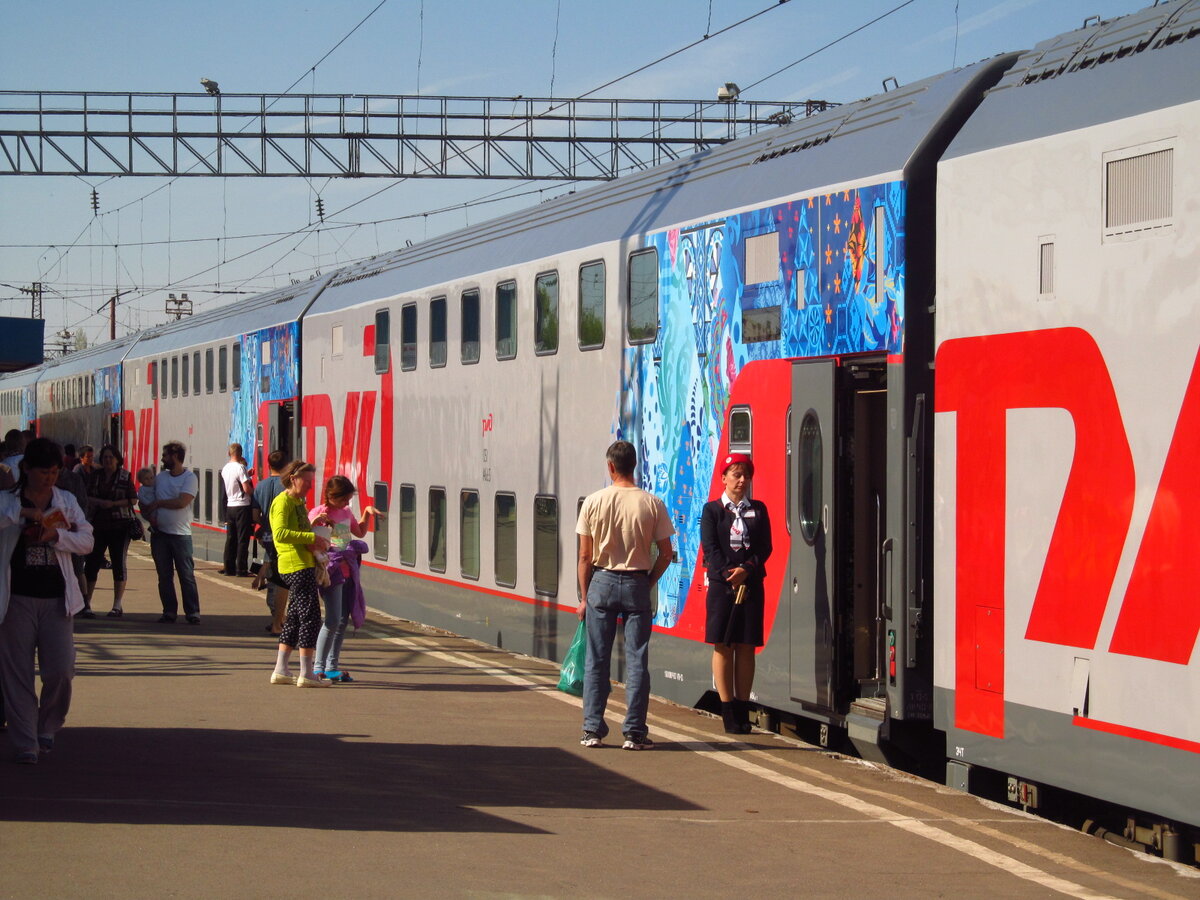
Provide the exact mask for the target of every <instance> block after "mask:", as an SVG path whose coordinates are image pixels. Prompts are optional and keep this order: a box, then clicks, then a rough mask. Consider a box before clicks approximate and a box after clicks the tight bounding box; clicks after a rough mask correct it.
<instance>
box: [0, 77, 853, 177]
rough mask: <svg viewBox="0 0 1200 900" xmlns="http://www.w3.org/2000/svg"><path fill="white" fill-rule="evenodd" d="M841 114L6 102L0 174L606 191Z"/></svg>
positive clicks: (425, 103)
mask: <svg viewBox="0 0 1200 900" xmlns="http://www.w3.org/2000/svg"><path fill="white" fill-rule="evenodd" d="M835 105H836V104H831V103H827V102H825V101H814V100H809V101H800V102H793V103H785V102H743V101H739V100H736V99H734V100H732V101H726V102H714V101H711V100H710V101H704V100H553V99H549V98H526V97H515V98H514V97H506V98H498V97H419V96H412V95H376V94H370V95H368V94H349V95H340V94H216V95H209V94H170V93H113V92H62V91H0V175H97V176H106V175H170V176H212V175H222V176H250V177H294V176H298V175H304V176H318V177H326V176H328V177H333V178H398V177H408V178H429V177H432V178H501V179H503V178H519V179H547V180H572V181H577V180H607V179H612V178H615V177H616V176H617V175H618V173H619V172H620V171H622V170H628V169H643V168H648V167H650V166H655V165H659V164H661V163H665V162H670V161H671V160H675V159H679V158H681V157H684V156H688V155H691V154H693V153H696V152H698V151H700V150H704V149H706V148H708V147H711V146H714V145H717V144H723V143H726V142H728V141H731V140H733V139H734V138H735V137H740V136H744V135H746V134H748V133H753V132H756V131H759V130H761V129H764V128H774V127H777V126H778V125H781V124H785V123H787V122H790V121H791V120H792V119H794V118H798V117H803V116H806V115H812V114H813V113H814V112H818V111H821V110H824V109H826V108H828V107H830V106H835Z"/></svg>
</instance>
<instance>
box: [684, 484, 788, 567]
mask: <svg viewBox="0 0 1200 900" xmlns="http://www.w3.org/2000/svg"><path fill="white" fill-rule="evenodd" d="M750 508H751V510H753V512H754V515H753V516H750V517H747V518H746V533H747V535H748V537H749V539H750V549H749V550H744V549H742V550H733V549H731V548H730V546H729V529H730V528H731V527H732V525H733V513H731V512H730V511H729V510H727V509H726V508H725V506H724V504H723V503H722V502H721V499H720V498H719V497H718V498H717V499H716V500H710V501H708V502H707V503H705V504H704V509H703V510H702V511H701V513H700V546H701V547H702V548H703V550H704V568H705V569H707V570H708V583H709V584H710V585H712V584H727V582H726V581H725V572H726V570H728V569H732V568H735V567H736V566H741V567H743V568H744V569H745V570H746V575H747V578H746V581H747V583H748V584H761V583H762V580H763V578H764V577H765V576H766V574H767V568H766V562H767V559H769V558H770V556H771V520H770V518H769V517H768V516H767V506H766V504H765V503H762V502H761V501H759V500H751V501H750Z"/></svg>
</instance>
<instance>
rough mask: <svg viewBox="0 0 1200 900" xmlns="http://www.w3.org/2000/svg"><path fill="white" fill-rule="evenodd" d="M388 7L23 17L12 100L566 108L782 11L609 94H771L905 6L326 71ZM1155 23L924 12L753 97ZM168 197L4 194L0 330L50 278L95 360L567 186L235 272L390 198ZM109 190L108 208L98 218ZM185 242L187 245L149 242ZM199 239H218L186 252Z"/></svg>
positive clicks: (669, 22)
mask: <svg viewBox="0 0 1200 900" xmlns="http://www.w3.org/2000/svg"><path fill="white" fill-rule="evenodd" d="M378 2H379V0H322V2H316V0H311V2H307V3H305V2H300V0H239V2H231V0H197V2H192V3H186V2H180V0H165V2H164V0H156V2H142V0H113V2H110V3H96V2H94V0H89V2H83V0H59V2H53V3H46V2H44V0H39V2H29V0H9V2H8V3H6V4H5V7H6V8H5V31H4V34H3V37H0V88H2V89H6V90H84V89H90V90H111V91H179V92H186V91H198V90H200V85H199V79H200V77H201V76H206V77H209V78H212V79H215V80H217V81H218V82H219V83H220V85H221V89H222V90H223V91H226V92H231V93H239V92H247V93H258V92H266V93H270V92H279V91H283V90H284V89H286V88H287V87H288V86H289V85H291V84H292V82H294V81H295V80H296V79H297V78H299V77H300V76H302V75H305V77H304V78H303V79H302V80H301V82H300V83H299V84H298V85H297V86H296V87H295V89H294V92H296V93H387V94H409V93H417V92H418V91H419V92H420V93H422V94H454V95H473V96H484V95H495V96H515V95H518V94H520V95H524V96H526V97H531V96H541V97H545V96H549V95H550V94H551V80H552V79H553V96H555V97H569V96H576V95H579V94H582V93H584V92H587V91H590V90H591V89H593V88H594V87H596V86H597V85H600V84H602V83H604V82H606V81H609V80H610V79H612V78H615V77H617V76H619V75H622V74H624V73H626V72H629V71H631V70H633V69H635V68H637V67H639V66H641V65H643V64H645V63H647V62H649V61H651V60H653V59H656V58H657V57H659V56H662V55H663V54H665V53H667V52H669V51H671V50H675V49H677V48H679V47H682V46H684V45H686V44H689V43H691V42H692V41H695V40H697V39H698V38H700V37H702V36H703V35H704V34H706V33H712V32H716V31H718V30H720V29H721V28H724V27H725V26H727V25H730V24H732V23H734V22H736V21H738V20H740V19H743V18H745V17H747V16H750V15H752V14H753V13H756V12H758V11H760V10H765V9H770V10H771V11H770V12H767V13H765V14H764V15H762V16H759V17H758V18H756V19H754V20H753V21H751V22H749V23H747V24H745V25H741V26H739V27H737V28H735V29H733V30H731V31H729V32H727V33H725V34H723V35H721V36H719V37H715V38H712V39H710V40H708V41H706V42H704V43H702V44H701V45H700V46H698V47H696V48H694V49H692V50H689V51H688V52H686V53H683V54H681V55H679V56H676V57H674V58H673V59H671V60H668V61H667V62H665V63H662V64H660V65H658V66H656V67H654V68H651V69H650V70H648V71H646V72H644V73H642V74H640V75H637V76H635V77H633V78H629V79H627V80H624V81H622V82H620V83H618V84H616V85H614V86H613V87H611V88H608V89H607V90H605V91H604V92H602V94H601V95H600V96H605V97H631V98H639V99H641V98H663V99H672V98H679V99H711V98H713V97H714V96H715V92H716V88H717V87H718V85H720V84H722V83H724V82H726V81H734V82H737V83H739V84H742V85H746V84H750V83H752V82H755V81H758V80H759V79H760V78H762V77H764V76H765V75H767V74H769V73H771V72H774V71H775V70H777V69H780V68H782V67H783V66H785V65H787V64H788V63H791V62H793V61H794V60H797V59H799V58H800V57H802V56H805V55H806V54H808V53H810V52H811V51H813V50H816V49H817V48H819V47H821V46H822V45H824V44H827V43H828V42H830V41H832V40H834V39H836V38H838V37H841V36H842V35H845V34H847V33H848V32H850V31H852V30H854V29H856V28H858V27H859V26H861V25H863V24H865V23H867V22H869V21H871V20H872V19H874V18H875V17H877V16H879V15H881V14H883V13H886V12H888V11H889V10H891V9H893V8H894V7H897V6H899V5H900V4H901V3H902V2H903V0H842V2H838V3H830V2H823V3H822V2H815V0H789V2H787V3H785V4H782V5H777V4H776V3H775V0H605V2H602V3H601V2H590V0H387V2H385V3H384V5H383V6H382V7H381V8H380V9H379V10H378V11H377V12H375V13H374V15H373V16H372V17H371V18H370V19H369V20H368V21H367V23H366V24H365V25H364V26H363V27H362V28H360V29H359V30H358V31H357V32H356V33H355V34H354V35H353V36H351V37H350V38H349V39H348V40H346V42H345V43H343V44H342V45H341V47H340V48H339V49H338V50H337V51H336V52H334V53H333V54H332V55H331V56H330V57H329V58H328V59H326V60H325V61H324V62H323V63H321V65H320V66H318V67H317V69H316V70H315V72H312V73H309V70H310V68H311V67H312V66H313V65H314V64H315V63H316V62H317V61H318V60H319V59H320V58H321V57H322V56H323V55H325V53H326V52H327V51H329V50H330V48H332V47H333V46H334V45H335V44H336V43H337V42H338V41H339V40H341V39H342V38H343V37H345V35H346V34H347V33H348V32H349V31H350V30H351V29H352V28H354V26H355V25H356V24H357V23H358V22H359V21H360V20H361V19H362V18H363V17H364V16H366V15H367V14H368V13H369V12H371V10H372V9H374V8H375V6H376V5H377V3H378ZM1146 5H1149V2H1148V0H913V2H911V3H910V4H908V5H907V6H905V7H904V8H903V9H900V10H899V11H897V12H895V13H893V14H891V15H889V16H888V17H887V18H885V19H884V20H883V21H881V22H879V23H877V24H875V25H873V26H871V27H869V28H867V29H865V30H863V31H861V32H859V33H858V34H856V35H854V36H852V37H849V38H848V39H846V40H845V41H842V42H841V43H839V44H837V45H836V46H834V47H832V48H831V49H828V50H825V51H823V52H821V53H819V54H817V55H816V56H814V57H813V58H812V59H810V60H808V61H807V62H804V63H802V64H800V65H797V66H795V67H794V68H791V69H789V70H788V71H787V72H785V73H783V74H781V75H779V76H776V77H775V78H772V79H770V80H768V81H766V82H765V83H763V84H762V85H761V86H759V87H757V88H755V89H754V90H753V91H751V92H748V93H746V94H745V95H744V98H745V99H751V100H794V99H803V98H817V99H828V100H837V101H846V100H854V99H857V98H860V97H864V96H867V95H870V94H874V93H877V92H878V91H879V90H880V86H881V82H882V81H883V79H885V78H887V77H889V76H894V77H896V78H897V79H898V80H899V81H900V82H901V83H902V84H903V83H907V82H911V81H915V80H918V79H920V78H923V77H926V76H928V75H933V74H936V73H938V72H942V71H945V70H947V69H950V68H952V67H953V66H955V65H960V66H961V65H964V64H967V63H971V62H975V61H977V60H980V59H984V58H987V57H990V56H993V55H995V54H997V53H1000V52H1004V51H1007V50H1017V49H1023V48H1026V47H1030V46H1032V45H1034V44H1036V43H1037V42H1038V41H1041V40H1043V39H1045V38H1049V37H1052V36H1054V35H1056V34H1059V33H1061V32H1064V31H1070V30H1073V29H1075V28H1078V27H1079V26H1080V25H1082V23H1083V21H1084V20H1085V19H1086V18H1087V17H1089V16H1092V15H1099V16H1102V17H1104V18H1113V17H1116V16H1119V15H1124V14H1127V13H1130V12H1133V11H1136V10H1137V9H1140V8H1142V7H1143V6H1146ZM556 35H557V40H556ZM306 73H309V74H307V75H306ZM167 181H168V179H165V178H121V179H104V178H92V177H89V178H86V179H84V178H72V177H42V176H36V177H35V176H28V177H26V176H19V177H18V176H5V177H2V178H0V283H2V284H3V285H6V286H3V287H0V315H9V316H27V315H28V314H29V298H28V297H27V296H25V295H22V294H19V293H18V292H17V291H16V290H14V289H13V288H12V287H10V286H14V285H15V286H23V285H26V286H27V285H28V284H29V283H31V282H34V281H41V282H43V283H44V284H45V285H46V286H47V288H49V289H51V290H52V291H56V292H57V293H53V292H48V293H47V294H46V296H45V299H44V308H45V317H46V320H47V322H46V333H47V339H49V337H50V335H52V334H53V333H54V332H56V331H58V330H60V329H62V328H64V327H65V328H68V329H70V330H72V331H74V330H75V329H77V328H80V327H82V328H83V329H84V331H85V332H86V334H87V336H88V338H89V340H90V341H93V342H94V341H96V340H103V339H107V334H108V329H107V318H106V317H105V315H102V314H97V313H95V312H94V311H95V310H96V309H97V308H98V307H100V306H101V305H102V304H103V303H104V302H105V300H106V299H107V298H108V296H109V295H111V294H112V293H113V290H114V287H118V288H120V289H121V290H126V289H130V288H135V287H136V288H137V290H136V291H134V292H133V293H131V294H129V295H128V296H127V297H124V298H122V302H121V306H120V310H119V314H118V334H122V333H126V332H128V331H134V330H138V329H139V328H145V327H149V326H151V325H154V324H157V323H159V322H161V321H163V319H164V316H163V313H162V308H163V301H164V299H165V297H166V294H167V291H168V290H169V291H173V292H175V293H179V292H180V291H187V292H188V293H189V295H190V297H191V299H192V300H193V301H194V302H195V303H196V304H197V308H198V309H209V308H212V307H213V306H215V305H219V304H223V303H227V302H230V301H231V300H232V299H233V297H232V296H230V295H228V294H217V293H215V291H217V290H267V289H270V288H272V287H276V286H280V285H283V284H287V283H288V281H289V279H290V278H307V277H308V276H309V275H311V274H312V273H313V272H314V271H315V270H317V269H321V270H324V271H329V270H330V269H332V268H334V267H336V266H338V265H340V264H344V263H346V262H349V261H351V260H353V259H357V258H361V257H364V256H369V255H372V254H374V253H378V252H380V251H386V250H389V249H392V248H395V247H399V246H403V245H404V243H405V241H407V240H411V241H414V242H417V241H420V240H421V239H423V238H424V237H426V236H433V235H435V234H439V233H442V232H445V231H450V230H453V229H456V228H460V227H462V226H463V225H464V224H467V223H475V222H479V221H482V220H484V219H488V218H492V217H495V216H498V215H502V214H503V213H504V212H505V211H506V210H511V209H515V208H519V207H521V206H525V205H528V204H530V203H533V202H537V200H538V199H539V196H538V195H537V194H533V195H531V196H530V195H527V196H524V197H519V198H514V199H512V200H509V201H506V202H504V203H493V204H489V205H483V206H476V207H474V208H469V209H465V210H464V209H458V210H455V211H453V212H449V213H443V214H437V215H429V216H419V215H418V217H417V218H415V219H413V220H407V221H400V222H388V223H382V224H373V223H374V222H376V221H377V220H380V219H387V218H392V217H396V216H402V215H406V214H414V213H415V214H420V213H422V212H425V211H427V210H433V209H438V208H442V207H446V206H452V205H456V204H461V203H464V202H466V201H470V200H473V199H476V198H481V197H484V196H487V195H493V194H496V193H497V192H499V191H505V192H509V193H517V192H526V191H528V190H529V189H530V187H542V188H545V192H544V196H545V197H550V196H554V195H556V194H557V193H560V192H562V191H565V190H567V189H569V188H568V186H567V185H566V184H564V183H557V184H555V183H549V182H542V183H539V184H536V185H530V184H526V183H521V182H498V181H487V182H485V181H465V182H458V181H454V182H450V181H436V180H432V179H422V180H416V181H413V180H410V181H405V182H402V183H398V184H396V185H395V186H394V187H392V188H391V189H390V190H387V191H385V192H383V193H382V194H381V195H380V196H378V197H376V198H374V199H372V200H369V201H367V202H364V203H361V204H359V205H356V206H354V208H353V209H350V210H348V211H347V212H345V213H344V214H342V215H334V216H332V221H331V222H330V224H337V223H354V224H360V223H361V227H356V228H343V229H338V230H321V231H315V230H310V231H307V232H304V233H303V234H297V235H296V236H295V237H293V238H290V239H287V240H284V241H282V242H279V243H275V244H273V245H272V246H270V247H269V248H267V249H264V250H262V251H261V252H255V253H251V254H249V255H247V256H245V257H244V258H241V259H237V260H233V259H232V258H233V257H236V256H240V255H242V254H245V253H246V252H247V251H250V250H254V249H255V248H258V247H260V246H262V245H264V244H266V243H268V241H270V240H272V239H271V238H250V239H245V238H241V237H240V236H243V235H251V234H261V233H286V232H292V231H295V230H297V229H304V228H307V227H308V226H309V225H310V224H311V223H312V222H313V219H314V212H313V208H314V202H313V201H314V198H315V196H316V192H317V191H319V192H320V194H321V196H322V197H323V199H324V201H325V208H326V210H327V214H328V213H336V212H337V211H338V210H341V209H343V208H344V207H347V206H349V205H350V204H352V203H354V202H355V201H358V200H361V199H362V198H364V197H366V196H367V195H368V194H371V193H374V192H375V191H378V190H379V189H380V188H381V187H383V186H384V182H381V181H378V180H374V179H371V180H367V181H358V182H356V181H352V180H336V179H335V180H331V181H328V182H327V180H326V179H323V178H322V179H311V180H307V179H302V178H295V179H247V178H230V179H223V178H183V179H178V180H176V181H174V182H173V183H171V184H170V186H169V187H167V186H165V185H166V184H167ZM94 186H96V187H98V190H99V193H100V209H101V215H99V216H95V217H93V215H92V212H91V207H90V193H91V189H92V187H94ZM156 189H157V190H156ZM152 191H155V193H153V194H151V192H152ZM147 195H149V196H147ZM118 210H119V211H118ZM168 237H170V239H171V240H172V241H174V242H176V243H172V244H169V245H162V244H157V245H153V246H147V245H146V244H145V242H149V241H162V240H165V239H167V238H168ZM197 238H199V239H204V240H201V241H198V242H189V243H182V242H181V241H182V240H183V239H197ZM217 238H220V239H221V240H220V241H218V240H216V239H217ZM72 242H76V245H75V246H74V248H73V249H71V250H69V252H68V251H67V248H68V247H69V246H71V245H72ZM18 244H25V245H28V244H33V245H36V246H33V247H17V246H14V245H18ZM114 244H116V245H119V246H118V248H117V249H114V248H113V245H114ZM85 245H99V246H85ZM217 264H220V267H219V269H217V268H214V267H215V266H217ZM206 270H207V271H206Z"/></svg>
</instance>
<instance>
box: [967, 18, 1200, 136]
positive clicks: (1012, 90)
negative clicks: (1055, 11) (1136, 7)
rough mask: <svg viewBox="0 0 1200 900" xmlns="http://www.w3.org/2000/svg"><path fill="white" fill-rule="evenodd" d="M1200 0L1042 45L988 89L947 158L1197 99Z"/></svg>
mask: <svg viewBox="0 0 1200 900" xmlns="http://www.w3.org/2000/svg"><path fill="white" fill-rule="evenodd" d="M1197 38H1200V0H1183V2H1177V3H1163V4H1160V5H1158V6H1152V7H1150V8H1148V9H1143V10H1140V11H1139V12H1136V13H1131V14H1130V15H1127V16H1122V17H1121V18H1119V19H1113V20H1111V21H1107V22H1100V23H1098V24H1096V25H1093V26H1091V27H1087V28H1081V29H1079V30H1078V31H1072V32H1068V33H1067V34H1063V35H1059V36H1058V37H1055V38H1051V39H1050V40H1047V41H1043V42H1042V43H1040V44H1038V45H1037V46H1036V47H1034V48H1033V49H1032V50H1028V51H1026V52H1025V53H1022V54H1021V55H1020V57H1019V58H1018V59H1017V62H1016V63H1015V64H1014V65H1013V67H1012V68H1011V69H1009V71H1008V72H1007V73H1006V74H1005V75H1004V77H1003V78H1002V79H1001V80H1000V81H999V82H998V83H997V84H996V86H995V87H994V88H992V89H991V90H990V91H988V92H987V94H986V95H985V97H984V100H983V103H982V104H981V105H980V107H979V109H978V110H977V111H976V112H975V114H974V115H972V116H971V118H970V120H969V121H968V122H967V123H966V125H965V126H964V127H963V129H962V130H961V131H960V132H959V133H958V135H957V136H956V137H955V139H954V140H953V141H952V142H951V144H950V147H949V148H948V150H947V152H946V154H945V155H944V157H943V158H944V159H953V158H955V157H959V156H965V155H967V154H971V153H978V152H981V151H984V150H990V149H992V148H994V147H1002V146H1007V145H1009V144H1017V143H1021V142H1023V141H1029V140H1035V139H1037V138H1041V137H1045V136H1046V135H1050V134H1059V133H1061V132H1065V131H1074V130H1076V129H1079V128H1086V127H1088V126H1090V125H1096V124H1099V123H1101V122H1110V121H1113V120H1116V119H1123V118H1126V117H1128V116H1135V115H1138V114H1139V113H1145V112H1150V111H1151V110H1155V109H1163V108H1166V107H1170V106H1176V105H1178V104H1180V103H1186V102H1189V101H1193V100H1196V99H1198V98H1200V78H1197V73H1200V40H1198V39H1197Z"/></svg>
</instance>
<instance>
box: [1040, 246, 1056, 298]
mask: <svg viewBox="0 0 1200 900" xmlns="http://www.w3.org/2000/svg"><path fill="white" fill-rule="evenodd" d="M1039 241H1040V242H1039V244H1038V247H1039V249H1038V293H1039V294H1040V295H1041V296H1043V297H1049V296H1050V295H1051V294H1053V293H1054V240H1053V239H1052V238H1048V237H1044V238H1040V239H1039Z"/></svg>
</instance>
